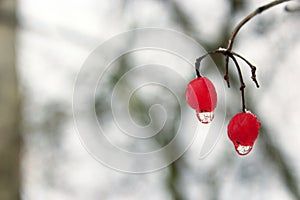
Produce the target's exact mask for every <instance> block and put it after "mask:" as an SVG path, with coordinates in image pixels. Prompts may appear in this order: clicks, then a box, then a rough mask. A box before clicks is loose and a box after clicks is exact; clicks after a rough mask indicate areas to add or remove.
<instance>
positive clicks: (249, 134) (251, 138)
mask: <svg viewBox="0 0 300 200" xmlns="http://www.w3.org/2000/svg"><path fill="white" fill-rule="evenodd" d="M260 126H261V123H260V122H259V121H258V119H257V117H256V116H255V115H254V114H252V113H251V112H242V113H238V114H236V115H235V116H234V117H233V118H232V119H231V120H230V122H229V124H228V136H229V138H230V140H231V141H232V142H233V144H234V147H235V149H236V151H237V152H238V153H239V154H240V155H246V154H248V153H249V152H250V151H251V149H252V146H253V144H254V142H255V140H256V138H257V136H258V132H259V128H260Z"/></svg>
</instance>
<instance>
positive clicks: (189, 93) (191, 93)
mask: <svg viewBox="0 0 300 200" xmlns="http://www.w3.org/2000/svg"><path fill="white" fill-rule="evenodd" d="M186 101H187V103H188V104H189V105H190V106H191V107H192V108H193V109H195V110H196V112H197V113H199V112H212V111H213V110H214V109H215V108H216V105H217V92H216V89H215V87H214V85H213V83H212V82H211V81H210V80H209V79H208V78H206V77H199V78H196V79H194V80H192V81H191V82H189V84H188V85H187V88H186Z"/></svg>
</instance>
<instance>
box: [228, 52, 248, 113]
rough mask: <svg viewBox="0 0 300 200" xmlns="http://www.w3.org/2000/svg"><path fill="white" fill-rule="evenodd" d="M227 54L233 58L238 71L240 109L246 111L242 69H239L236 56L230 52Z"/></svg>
mask: <svg viewBox="0 0 300 200" xmlns="http://www.w3.org/2000/svg"><path fill="white" fill-rule="evenodd" d="M228 56H229V57H230V58H231V59H232V60H233V62H234V64H235V66H236V69H237V71H238V75H239V79H240V83H241V87H240V90H241V96H242V110H243V112H246V103H245V87H246V85H245V83H244V79H243V74H242V70H241V68H240V66H239V63H238V62H237V60H236V58H235V57H234V56H233V55H232V54H231V53H230V54H229V55H228Z"/></svg>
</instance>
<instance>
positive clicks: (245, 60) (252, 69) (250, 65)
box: [231, 51, 259, 88]
mask: <svg viewBox="0 0 300 200" xmlns="http://www.w3.org/2000/svg"><path fill="white" fill-rule="evenodd" d="M231 53H232V55H234V56H237V57H239V58H240V59H242V60H243V61H244V62H245V63H247V65H249V67H250V68H251V74H252V76H251V78H252V80H253V82H254V83H255V85H256V87H257V88H259V84H258V81H257V79H256V67H255V66H254V65H253V64H251V63H250V62H249V61H248V60H247V59H246V58H244V57H243V56H241V55H240V54H238V53H236V52H233V51H231Z"/></svg>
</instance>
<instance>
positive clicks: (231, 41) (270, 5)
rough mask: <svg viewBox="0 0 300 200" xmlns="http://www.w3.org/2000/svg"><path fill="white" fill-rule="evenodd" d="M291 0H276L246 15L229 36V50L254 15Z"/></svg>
mask: <svg viewBox="0 0 300 200" xmlns="http://www.w3.org/2000/svg"><path fill="white" fill-rule="evenodd" d="M288 1H291V0H275V1H272V2H270V3H268V4H266V5H263V6H261V7H258V8H257V9H256V10H254V11H253V12H252V13H250V14H249V15H248V16H246V17H245V18H244V19H243V20H242V21H240V23H238V25H237V26H236V27H235V28H234V30H233V32H232V34H231V36H230V38H229V42H228V46H227V50H229V51H231V49H232V46H233V43H234V40H235V38H236V36H237V34H238V32H239V30H240V29H241V28H242V27H243V26H244V25H245V24H246V23H247V22H248V21H250V20H251V19H252V18H253V17H255V16H256V15H258V14H260V13H262V12H264V11H266V10H268V9H269V8H272V7H274V6H276V5H278V4H281V3H284V2H288Z"/></svg>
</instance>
